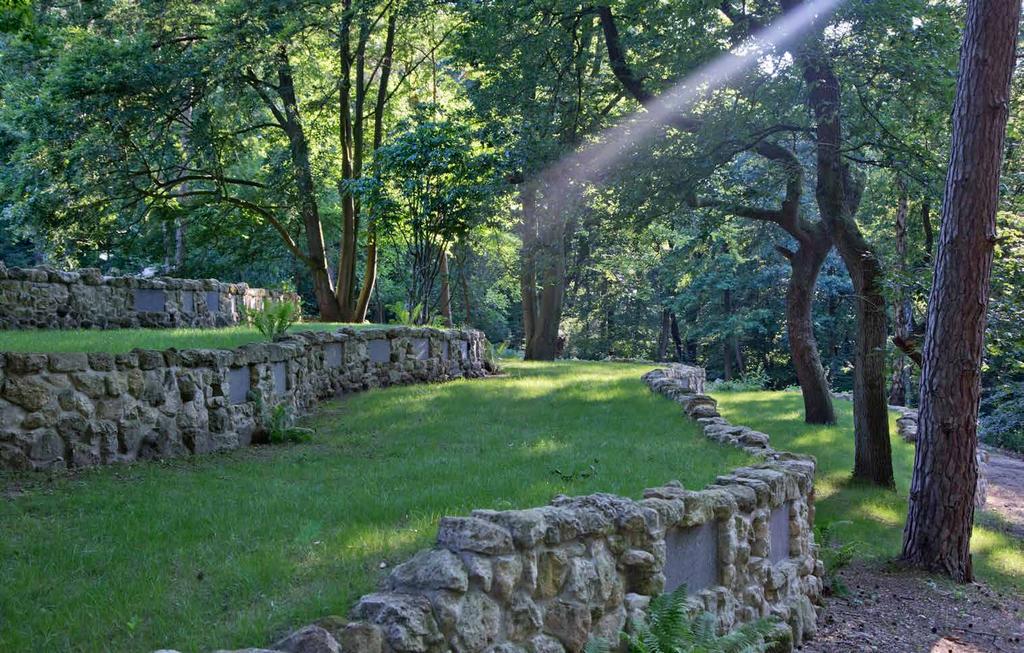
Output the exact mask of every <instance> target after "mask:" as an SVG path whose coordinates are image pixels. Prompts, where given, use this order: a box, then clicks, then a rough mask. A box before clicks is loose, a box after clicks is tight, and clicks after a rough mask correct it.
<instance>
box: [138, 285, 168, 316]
mask: <svg viewBox="0 0 1024 653" xmlns="http://www.w3.org/2000/svg"><path fill="white" fill-rule="evenodd" d="M164 303H165V294H164V291H162V290H153V289H150V288H136V289H135V302H134V308H135V310H136V311H139V312H146V313H162V312H163V311H164V310H165V306H164Z"/></svg>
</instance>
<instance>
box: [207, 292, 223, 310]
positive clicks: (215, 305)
mask: <svg viewBox="0 0 1024 653" xmlns="http://www.w3.org/2000/svg"><path fill="white" fill-rule="evenodd" d="M206 310H207V311H209V312H210V313H220V293H219V292H217V291H215V290H211V291H209V292H207V293H206Z"/></svg>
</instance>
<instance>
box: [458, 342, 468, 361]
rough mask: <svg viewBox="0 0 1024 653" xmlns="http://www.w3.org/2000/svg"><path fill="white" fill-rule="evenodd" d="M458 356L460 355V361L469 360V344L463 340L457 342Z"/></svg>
mask: <svg viewBox="0 0 1024 653" xmlns="http://www.w3.org/2000/svg"><path fill="white" fill-rule="evenodd" d="M459 354H461V355H462V360H466V359H468V358H469V343H468V342H466V341H465V340H460V341H459Z"/></svg>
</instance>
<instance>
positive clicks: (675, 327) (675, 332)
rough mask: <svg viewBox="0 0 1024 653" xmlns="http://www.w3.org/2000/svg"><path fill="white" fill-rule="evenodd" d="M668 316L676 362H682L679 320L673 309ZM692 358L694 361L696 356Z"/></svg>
mask: <svg viewBox="0 0 1024 653" xmlns="http://www.w3.org/2000/svg"><path fill="white" fill-rule="evenodd" d="M669 318H670V320H671V322H672V346H673V347H674V348H675V350H676V362H677V363H682V362H683V339H682V337H681V336H680V334H679V320H678V319H677V318H676V313H675V311H672V313H671V314H670V315H669ZM692 360H694V361H695V360H697V357H696V356H694V357H693V358H692Z"/></svg>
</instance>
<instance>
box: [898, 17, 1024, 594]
mask: <svg viewBox="0 0 1024 653" xmlns="http://www.w3.org/2000/svg"><path fill="white" fill-rule="evenodd" d="M1020 10H1021V5H1020V1H1019V0H972V1H971V2H969V3H968V8H967V23H966V27H965V31H964V41H963V45H962V47H961V50H960V73H959V76H958V78H957V93H956V101H955V103H954V107H953V137H952V148H951V154H950V163H949V170H948V172H947V174H946V192H945V197H944V199H943V206H942V223H941V227H940V229H939V246H938V251H937V253H936V257H935V276H934V282H933V283H932V289H931V294H930V297H929V301H928V329H927V332H926V335H925V342H924V366H923V369H922V370H921V410H920V414H919V417H918V435H917V449H916V452H915V456H914V475H913V478H912V481H911V485H910V509H909V513H908V515H907V524H906V527H905V529H904V532H903V559H904V560H906V561H907V562H909V563H910V564H912V565H914V566H917V567H922V568H924V569H928V570H932V571H940V572H942V573H945V574H948V575H949V576H950V577H952V578H953V579H954V580H956V581H959V582H968V581H970V580H971V579H972V577H973V570H972V565H971V555H970V543H971V530H972V527H973V522H974V493H975V487H976V484H977V476H978V469H977V461H976V458H975V455H976V449H977V445H978V433H977V418H978V403H979V400H980V395H981V361H982V353H983V346H984V336H985V313H986V310H987V308H988V296H989V282H990V279H991V274H992V251H993V246H994V242H995V238H996V220H995V217H996V210H997V208H998V204H999V173H1000V167H1001V164H1002V155H1003V144H1004V139H1005V134H1006V121H1007V117H1008V114H1009V101H1010V77H1011V74H1012V72H1013V66H1014V60H1015V48H1016V42H1017V30H1018V25H1019V22H1020Z"/></svg>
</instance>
